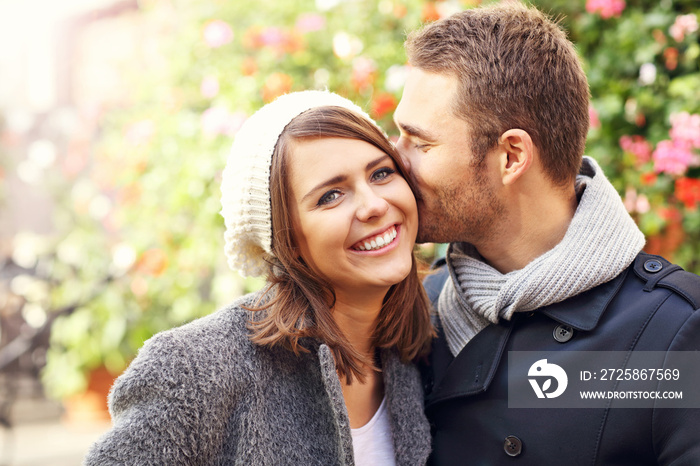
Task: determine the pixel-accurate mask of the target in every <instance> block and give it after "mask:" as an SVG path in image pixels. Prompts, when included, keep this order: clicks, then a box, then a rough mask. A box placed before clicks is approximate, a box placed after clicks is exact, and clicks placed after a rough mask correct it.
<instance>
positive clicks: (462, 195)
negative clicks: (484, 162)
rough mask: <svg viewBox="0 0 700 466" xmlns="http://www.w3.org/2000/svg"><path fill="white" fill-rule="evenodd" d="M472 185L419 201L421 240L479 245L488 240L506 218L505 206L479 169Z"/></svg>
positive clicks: (440, 192)
mask: <svg viewBox="0 0 700 466" xmlns="http://www.w3.org/2000/svg"><path fill="white" fill-rule="evenodd" d="M471 181H472V183H471V185H466V184H458V185H457V186H456V187H451V188H447V189H442V190H440V191H439V192H437V193H434V195H433V197H432V198H431V199H435V200H434V201H432V202H431V201H430V200H426V198H425V197H424V196H423V195H421V196H420V199H419V200H418V236H417V239H416V242H418V243H471V244H473V245H474V246H476V247H477V249H478V248H479V245H480V244H484V243H485V242H487V241H489V240H490V239H491V238H492V237H493V236H494V232H495V230H496V225H497V223H498V221H499V220H500V219H501V218H502V217H503V214H504V212H505V206H504V204H503V203H502V202H501V200H500V199H499V198H498V197H497V196H496V193H495V192H494V190H493V188H492V187H491V186H490V185H489V184H488V183H487V180H486V177H485V174H484V172H483V171H481V170H479V168H477V169H476V170H475V174H474V176H473V179H472V180H471Z"/></svg>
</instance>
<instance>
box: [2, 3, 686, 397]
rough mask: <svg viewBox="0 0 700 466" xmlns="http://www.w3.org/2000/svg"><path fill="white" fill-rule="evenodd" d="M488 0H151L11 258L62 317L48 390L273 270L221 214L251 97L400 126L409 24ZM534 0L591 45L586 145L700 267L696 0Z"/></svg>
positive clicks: (656, 240) (32, 289) (31, 298)
mask: <svg viewBox="0 0 700 466" xmlns="http://www.w3.org/2000/svg"><path fill="white" fill-rule="evenodd" d="M480 3H482V2H479V1H477V0H473V1H469V0H443V1H427V0H315V1H314V0H296V1H290V2H279V1H272V0H258V1H257V2H239V1H225V0H207V1H203V0H143V1H141V2H139V12H138V15H139V16H140V18H141V23H142V24H143V25H144V29H143V32H142V34H141V35H140V37H139V39H138V40H139V41H140V42H139V44H138V48H139V50H140V53H139V56H138V57H134V59H133V60H131V61H129V63H128V64H127V65H126V66H124V67H123V69H121V70H120V73H121V74H122V75H123V76H125V77H126V79H127V82H128V83H129V86H128V92H126V93H124V95H123V96H122V97H121V98H120V99H119V100H118V101H115V102H113V103H112V105H111V106H110V107H109V108H105V109H102V110H101V111H100V112H99V115H96V116H93V118H92V119H91V120H90V121H91V124H90V125H88V129H87V130H86V133H84V134H83V137H82V138H80V139H76V140H75V141H68V144H67V150H66V153H65V154H63V155H62V156H61V157H60V170H51V171H50V173H49V172H47V173H46V175H45V176H46V177H47V180H46V183H48V184H49V185H50V186H51V188H52V190H53V192H55V193H56V194H55V195H56V199H57V209H56V220H55V221H56V226H57V233H56V234H53V235H51V236H50V237H48V238H46V237H39V236H38V235H36V234H30V233H23V234H19V235H17V236H16V238H15V239H14V240H15V241H14V251H15V252H14V258H15V259H16V261H17V262H18V263H20V264H24V265H25V266H27V267H29V268H33V269H35V270H38V273H36V274H33V275H24V276H22V280H19V281H16V280H15V281H13V290H14V291H15V292H17V293H20V294H22V296H23V297H24V298H25V299H26V304H25V307H27V306H29V308H28V309H29V310H28V311H27V310H26V309H25V310H24V311H23V312H26V313H27V315H29V316H30V318H31V316H32V314H31V313H32V312H34V313H35V318H36V319H37V320H38V321H39V323H44V324H45V325H48V324H51V325H52V329H51V346H50V349H49V352H48V361H47V365H46V368H45V370H44V382H45V384H46V386H47V388H48V389H49V391H50V393H52V394H53V395H54V396H56V397H64V396H67V395H70V394H72V393H75V392H79V391H80V390H83V389H84V388H85V386H86V383H87V378H86V374H88V372H89V371H90V370H93V369H96V368H101V367H106V368H107V369H108V370H109V371H110V372H112V373H113V374H117V373H119V372H120V371H121V370H123V369H124V368H125V367H126V365H127V364H128V362H129V361H130V359H131V358H132V357H133V356H134V355H135V353H136V351H137V350H138V348H139V347H140V346H141V345H142V344H143V342H144V340H145V339H147V338H148V337H150V336H151V335H152V334H154V333H155V332H158V331H161V330H164V329H167V328H170V327H173V326H176V325H179V324H181V323H184V322H186V321H189V320H192V319H194V318H197V317H199V316H203V315H206V314H208V313H210V312H212V311H214V310H215V308H217V307H219V306H221V305H223V304H225V303H226V302H229V301H231V300H232V299H234V298H235V297H236V296H238V295H240V294H242V293H245V292H247V291H249V290H252V289H255V288H256V287H258V286H260V284H261V283H260V282H259V281H255V280H244V279H242V278H241V277H239V276H238V275H237V274H236V273H234V272H231V271H229V270H228V269H227V267H226V264H225V260H224V255H223V239H222V238H223V221H222V219H221V217H220V216H219V214H218V212H219V209H220V204H219V182H220V172H221V170H222V169H223V166H224V164H225V160H226V156H227V153H228V150H229V148H230V145H231V141H232V138H233V136H234V135H235V133H236V131H237V129H238V128H239V127H240V125H241V124H242V123H243V121H245V119H246V117H247V116H248V115H250V114H251V113H252V112H254V111H255V110H256V109H258V108H259V107H260V106H262V105H263V104H264V103H266V102H269V101H271V100H273V99H274V98H275V97H276V96H278V95H280V94H282V93H285V92H289V91H296V90H303V89H310V88H328V89H330V90H332V91H335V92H338V93H340V94H342V95H345V96H347V97H348V98H350V99H352V100H354V101H355V102H357V103H358V104H359V105H360V106H362V107H364V108H365V109H366V110H367V111H369V112H370V114H371V115H372V116H373V117H375V118H376V119H377V120H378V121H379V122H380V124H381V125H383V127H384V128H385V129H386V130H387V132H388V133H389V134H390V135H396V134H397V131H396V128H395V127H394V125H393V122H392V113H393V110H394V108H395V106H396V104H397V103H398V100H399V99H400V96H401V91H402V87H403V82H404V78H405V74H406V72H407V63H406V58H405V55H404V52H403V46H402V44H403V41H404V39H405V35H406V32H407V31H411V30H413V29H415V28H417V27H419V26H420V25H421V24H422V23H425V22H429V21H433V20H436V19H438V18H440V17H443V16H447V15H449V14H451V13H453V12H456V11H459V10H462V9H465V8H471V7H474V6H477V5H478V4H480ZM484 3H488V2H484ZM533 4H534V5H536V6H538V7H539V8H541V9H543V10H544V11H546V12H549V13H550V14H551V15H553V16H554V17H558V18H560V20H561V23H562V25H563V26H564V27H565V28H566V29H567V30H568V31H569V34H570V37H571V39H572V40H573V41H574V43H575V44H576V46H577V48H578V51H579V53H580V55H581V57H582V59H583V61H584V64H585V69H586V72H587V74H588V77H589V82H590V87H591V95H592V100H591V108H590V113H591V122H592V126H591V130H590V133H589V140H588V147H587V154H589V155H591V156H593V157H595V158H596V159H597V160H598V161H599V162H600V163H601V165H602V166H603V168H604V169H605V172H606V173H607V175H608V177H609V178H610V179H611V180H612V182H613V184H614V185H615V187H616V188H617V189H618V191H619V192H620V194H621V196H622V197H623V200H624V202H625V205H626V206H627V208H628V210H629V212H630V213H631V214H632V215H633V217H634V218H635V219H636V220H637V222H638V224H639V225H640V227H641V228H642V230H643V231H644V233H645V234H646V235H647V238H648V244H647V248H646V249H647V251H649V252H654V253H661V254H664V255H665V256H667V257H668V258H669V259H672V260H675V261H677V262H678V263H680V264H681V265H682V266H683V267H685V268H686V269H688V270H691V271H694V272H696V273H697V272H700V255H699V252H700V212H699V211H698V204H699V203H700V176H699V175H700V168H699V167H698V165H699V155H698V154H699V153H700V151H699V149H700V67H699V56H700V44H699V42H698V14H699V13H700V5H698V2H697V1H695V0H685V1H684V0H679V1H671V0H661V1H633V0H629V1H627V2H625V1H623V0H607V1H605V0H588V1H584V0H579V1H569V0H567V1H563V0H561V1H557V0H550V1H547V0H543V1H535V2H533ZM85 134H87V137H85ZM6 165H7V164H6ZM4 169H5V170H10V169H11V168H10V167H8V166H5V168H4ZM2 173H3V172H2V171H0V178H2V176H3V174H2ZM438 250H439V249H438ZM422 251H423V254H425V255H426V256H430V255H431V254H433V253H434V249H431V248H430V247H426V248H424V249H423V250H422ZM428 259H429V257H428ZM15 282H16V283H15ZM76 303H77V304H76ZM32 306H33V307H32ZM62 309H63V312H61V311H60V310H62ZM66 309H68V311H66ZM42 312H43V313H44V314H41V313H42ZM42 319H43V320H42Z"/></svg>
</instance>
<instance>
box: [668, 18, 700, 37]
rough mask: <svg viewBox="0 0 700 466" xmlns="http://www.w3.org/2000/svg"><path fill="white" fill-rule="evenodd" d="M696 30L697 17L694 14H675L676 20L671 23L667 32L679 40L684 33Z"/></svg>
mask: <svg viewBox="0 0 700 466" xmlns="http://www.w3.org/2000/svg"><path fill="white" fill-rule="evenodd" d="M697 30H698V18H697V17H696V16H695V15H694V14H692V13H691V14H689V15H679V16H676V21H675V22H674V23H673V25H672V26H671V28H670V29H669V30H668V33H669V34H671V37H673V38H674V39H675V40H676V42H681V41H682V40H683V39H684V38H685V35H686V34H688V33H691V32H695V31H697Z"/></svg>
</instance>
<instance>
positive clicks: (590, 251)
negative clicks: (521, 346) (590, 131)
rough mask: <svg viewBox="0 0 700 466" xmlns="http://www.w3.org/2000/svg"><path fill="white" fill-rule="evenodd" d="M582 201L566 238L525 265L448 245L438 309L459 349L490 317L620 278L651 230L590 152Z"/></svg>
mask: <svg viewBox="0 0 700 466" xmlns="http://www.w3.org/2000/svg"><path fill="white" fill-rule="evenodd" d="M576 192H577V193H579V197H580V201H579V205H578V208H577V209H576V213H575V214H574V218H573V219H572V220H571V224H570V225H569V228H568V229H567V231H566V234H565V235H564V238H563V239H562V241H561V242H560V243H559V244H558V245H556V246H555V247H554V248H553V249H551V250H549V251H547V252H546V253H544V254H542V255H541V256H539V257H537V258H536V259H534V260H533V261H532V262H530V263H529V264H528V265H526V266H525V267H524V268H523V269H520V270H515V271H513V272H509V273H507V274H505V275H504V274H501V273H500V272H498V271H497V270H496V269H494V268H493V267H491V266H490V265H488V264H486V263H485V262H483V260H482V259H481V256H480V255H479V253H478V252H477V250H476V248H475V247H474V246H472V245H471V244H468V243H456V244H452V245H451V246H450V248H449V249H448V252H447V264H448V267H449V271H450V276H451V278H452V279H451V280H447V281H446V282H445V285H444V287H443V289H442V292H441V293H440V297H439V299H438V306H437V311H438V315H439V316H440V321H441V323H442V326H443V328H444V330H445V337H446V338H447V343H448V346H449V348H450V351H451V352H452V354H453V355H454V356H456V355H457V354H459V352H460V351H461V350H462V348H464V346H465V345H466V344H467V342H469V340H470V339H472V338H473V337H474V335H476V334H477V333H479V332H480V331H481V330H482V329H483V328H484V327H486V326H487V325H489V324H490V323H497V322H498V321H499V319H506V320H510V318H511V317H512V316H513V313H514V312H528V311H532V310H535V309H538V308H541V307H543V306H546V305H548V304H553V303H557V302H560V301H563V300H565V299H567V298H569V297H571V296H576V295H578V294H580V293H583V292H584V291H586V290H590V289H591V288H594V287H596V286H598V285H600V284H603V283H605V282H607V281H609V280H612V279H613V278H615V277H616V276H617V275H619V274H620V272H622V271H623V270H624V269H626V268H627V267H628V266H629V265H630V264H631V263H632V261H633V260H634V258H635V257H636V256H637V254H638V253H639V251H641V249H642V247H643V246H644V235H643V234H642V232H641V231H639V228H637V226H636V225H635V223H634V221H633V220H632V218H631V217H630V216H629V214H628V213H627V211H626V210H625V207H624V205H623V204H622V201H621V199H620V196H619V194H618V193H617V191H615V188H614V187H613V186H612V185H611V184H610V182H609V181H608V180H607V178H605V175H604V174H603V171H602V170H601V168H600V167H599V166H598V164H597V163H596V162H595V161H594V160H593V159H591V158H590V157H584V159H583V165H582V168H581V171H580V172H579V175H578V176H577V177H576Z"/></svg>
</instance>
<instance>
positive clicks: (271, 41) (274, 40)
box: [260, 27, 287, 47]
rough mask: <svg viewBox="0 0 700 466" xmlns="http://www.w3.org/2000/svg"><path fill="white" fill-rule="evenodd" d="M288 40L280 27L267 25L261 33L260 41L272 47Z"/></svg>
mask: <svg viewBox="0 0 700 466" xmlns="http://www.w3.org/2000/svg"><path fill="white" fill-rule="evenodd" d="M286 41H287V35H286V34H285V33H284V31H282V30H281V29H280V28H276V27H267V28H265V29H263V31H262V32H261V33H260V42H262V44H263V45H268V46H270V47H278V46H280V45H283V44H284V43H285V42H286Z"/></svg>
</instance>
